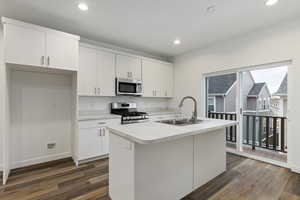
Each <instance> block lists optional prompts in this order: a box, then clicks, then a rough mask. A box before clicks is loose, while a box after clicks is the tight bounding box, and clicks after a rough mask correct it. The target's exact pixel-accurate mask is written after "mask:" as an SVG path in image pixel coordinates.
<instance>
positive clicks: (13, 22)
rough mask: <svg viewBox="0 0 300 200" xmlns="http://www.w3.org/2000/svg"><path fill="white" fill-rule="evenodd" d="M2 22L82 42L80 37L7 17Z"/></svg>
mask: <svg viewBox="0 0 300 200" xmlns="http://www.w3.org/2000/svg"><path fill="white" fill-rule="evenodd" d="M1 21H2V23H3V24H12V25H15V26H22V27H24V28H30V29H35V30H38V31H42V32H48V33H56V34H60V35H63V36H65V37H68V38H72V39H74V40H80V36H78V35H73V34H70V33H65V32H62V31H58V30H54V29H50V28H46V27H43V26H38V25H35V24H30V23H26V22H22V21H19V20H15V19H10V18H7V17H2V18H1Z"/></svg>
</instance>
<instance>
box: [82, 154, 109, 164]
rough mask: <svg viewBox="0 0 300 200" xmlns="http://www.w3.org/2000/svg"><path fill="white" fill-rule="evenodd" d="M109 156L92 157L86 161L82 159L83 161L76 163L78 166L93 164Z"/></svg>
mask: <svg viewBox="0 0 300 200" xmlns="http://www.w3.org/2000/svg"><path fill="white" fill-rule="evenodd" d="M108 157H109V154H106V155H103V156H98V157H94V158H88V159H84V160H79V161H78V165H80V164H84V163H89V162H93V161H95V160H101V159H103V158H108Z"/></svg>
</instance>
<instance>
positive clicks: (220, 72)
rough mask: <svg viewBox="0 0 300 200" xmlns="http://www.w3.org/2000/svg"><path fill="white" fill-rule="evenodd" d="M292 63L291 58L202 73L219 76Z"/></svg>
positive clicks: (208, 75) (206, 75)
mask: <svg viewBox="0 0 300 200" xmlns="http://www.w3.org/2000/svg"><path fill="white" fill-rule="evenodd" d="M291 64H292V60H291V59H290V60H283V61H279V62H272V63H265V64H260V65H250V66H244V67H237V68H232V67H231V69H229V70H220V71H215V72H208V73H202V75H204V76H205V77H211V76H217V75H223V74H232V73H237V72H245V71H253V70H259V69H267V68H275V67H282V66H291Z"/></svg>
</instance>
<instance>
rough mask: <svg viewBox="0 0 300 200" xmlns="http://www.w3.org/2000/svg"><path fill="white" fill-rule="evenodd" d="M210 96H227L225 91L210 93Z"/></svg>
mask: <svg viewBox="0 0 300 200" xmlns="http://www.w3.org/2000/svg"><path fill="white" fill-rule="evenodd" d="M208 95H209V96H225V94H224V93H210V94H208Z"/></svg>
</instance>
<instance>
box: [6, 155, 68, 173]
mask: <svg viewBox="0 0 300 200" xmlns="http://www.w3.org/2000/svg"><path fill="white" fill-rule="evenodd" d="M68 157H72V154H71V153H70V152H65V153H60V154H54V155H47V156H43V157H39V158H32V159H28V160H22V161H17V162H14V163H13V164H12V166H11V169H15V168H20V167H26V166H30V165H35V164H40V163H44V162H49V161H53V160H59V159H63V158H68Z"/></svg>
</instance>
